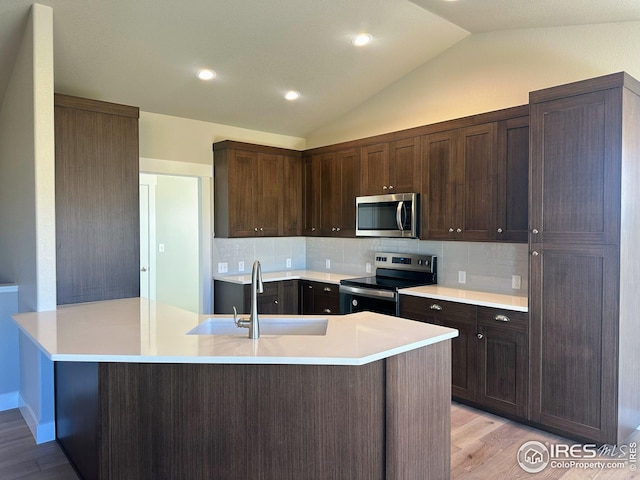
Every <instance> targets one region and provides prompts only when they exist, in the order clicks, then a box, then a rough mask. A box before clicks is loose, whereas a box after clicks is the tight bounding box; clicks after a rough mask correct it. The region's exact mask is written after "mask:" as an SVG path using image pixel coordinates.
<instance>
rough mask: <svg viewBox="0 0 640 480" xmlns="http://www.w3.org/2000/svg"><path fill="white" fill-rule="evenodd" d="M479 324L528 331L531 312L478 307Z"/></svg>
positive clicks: (515, 330) (522, 331)
mask: <svg viewBox="0 0 640 480" xmlns="http://www.w3.org/2000/svg"><path fill="white" fill-rule="evenodd" d="M478 325H479V326H487V327H500V328H501V329H503V330H509V331H514V332H521V333H528V332H529V314H528V313H527V312H516V311H513V310H503V309H501V308H488V307H478Z"/></svg>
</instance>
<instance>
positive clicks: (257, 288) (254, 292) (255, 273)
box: [249, 260, 264, 340]
mask: <svg viewBox="0 0 640 480" xmlns="http://www.w3.org/2000/svg"><path fill="white" fill-rule="evenodd" d="M263 291H264V286H263V284H262V267H261V266H260V262H259V261H258V260H256V261H255V262H253V268H252V269H251V312H250V313H249V338H251V339H254V340H255V339H257V338H260V321H259V319H258V293H262V292H263Z"/></svg>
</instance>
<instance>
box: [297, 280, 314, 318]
mask: <svg viewBox="0 0 640 480" xmlns="http://www.w3.org/2000/svg"><path fill="white" fill-rule="evenodd" d="M314 293H315V292H314V285H313V282H310V281H307V280H301V281H300V314H302V315H312V314H313V313H314V312H315V308H314V302H313V300H314Z"/></svg>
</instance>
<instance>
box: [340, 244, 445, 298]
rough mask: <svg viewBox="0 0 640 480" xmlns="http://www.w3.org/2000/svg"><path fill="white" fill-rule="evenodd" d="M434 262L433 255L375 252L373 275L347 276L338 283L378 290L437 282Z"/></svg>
mask: <svg viewBox="0 0 640 480" xmlns="http://www.w3.org/2000/svg"><path fill="white" fill-rule="evenodd" d="M436 264H437V258H436V257H435V255H424V254H416V253H409V254H403V253H376V256H375V265H376V267H378V268H377V269H376V275H375V276H370V277H360V278H347V279H345V280H342V281H341V282H340V284H341V285H350V286H353V287H362V288H375V289H378V290H399V289H401V288H410V287H418V286H421V285H433V284H435V283H437V280H436Z"/></svg>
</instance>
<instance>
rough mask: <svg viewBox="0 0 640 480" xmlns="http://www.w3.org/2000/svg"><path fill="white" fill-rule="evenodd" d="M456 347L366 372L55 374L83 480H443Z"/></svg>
mask: <svg viewBox="0 0 640 480" xmlns="http://www.w3.org/2000/svg"><path fill="white" fill-rule="evenodd" d="M450 344H451V341H450V340H446V341H442V342H439V343H435V344H432V345H428V346H425V347H422V348H419V349H416V350H411V351H409V352H405V353H401V354H399V355H395V356H392V357H389V358H386V359H382V360H378V361H374V362H371V363H368V364H365V365H362V366H339V365H260V364H200V363H196V364H166V363H87V362H57V363H56V405H57V409H56V423H57V437H58V442H59V443H60V445H61V446H62V448H63V449H64V450H65V452H66V453H67V455H68V457H69V459H70V460H71V462H72V463H73V465H74V466H75V468H76V469H77V471H78V473H79V474H80V475H81V477H82V478H84V479H100V480H103V479H110V480H116V479H123V480H124V479H126V480H136V479H154V480H159V479H167V480H168V479H178V478H189V479H212V478H215V479H252V480H254V479H265V480H266V479H279V480H280V479H287V478H290V479H299V478H304V479H318V480H320V479H322V480H325V479H350V480H351V479H363V480H364V479H366V480H372V479H407V478H420V479H443V478H449V470H450V458H449V457H450V416H449V415H450V403H451V402H450V396H451V386H450V385H451V382H450V372H451V370H450V368H451V364H450V359H451V350H450Z"/></svg>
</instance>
